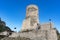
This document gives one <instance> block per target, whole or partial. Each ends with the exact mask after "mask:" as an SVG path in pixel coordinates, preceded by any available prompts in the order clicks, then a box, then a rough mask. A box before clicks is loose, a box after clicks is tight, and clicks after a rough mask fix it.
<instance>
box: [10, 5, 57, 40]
mask: <svg viewBox="0 0 60 40" xmlns="http://www.w3.org/2000/svg"><path fill="white" fill-rule="evenodd" d="M53 27H54V26H53V24H52V23H51V22H50V23H44V24H40V23H39V19H38V7H37V6H35V5H29V6H28V7H27V12H26V19H25V20H24V21H23V25H22V30H21V32H20V33H13V34H12V35H10V36H9V37H19V36H20V37H25V38H30V39H32V40H57V33H56V30H55V29H54V28H53Z"/></svg>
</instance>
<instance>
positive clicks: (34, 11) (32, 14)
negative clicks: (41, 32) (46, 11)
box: [22, 5, 39, 31]
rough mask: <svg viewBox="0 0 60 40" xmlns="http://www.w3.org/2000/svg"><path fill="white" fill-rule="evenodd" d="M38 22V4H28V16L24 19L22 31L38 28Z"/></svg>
mask: <svg viewBox="0 0 60 40" xmlns="http://www.w3.org/2000/svg"><path fill="white" fill-rule="evenodd" d="M38 23H39V18H38V7H37V6H36V5H29V6H27V8H26V18H25V20H24V21H23V25H22V31H23V30H32V29H36V27H37V24H38Z"/></svg>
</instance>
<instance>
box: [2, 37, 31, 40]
mask: <svg viewBox="0 0 60 40" xmlns="http://www.w3.org/2000/svg"><path fill="white" fill-rule="evenodd" d="M1 40H31V39H30V38H25V37H15V38H14V37H5V38H3V39H1Z"/></svg>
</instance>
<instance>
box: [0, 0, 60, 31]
mask: <svg viewBox="0 0 60 40" xmlns="http://www.w3.org/2000/svg"><path fill="white" fill-rule="evenodd" d="M30 4H35V5H37V6H38V8H39V19H40V23H45V22H49V19H51V20H52V22H53V23H54V27H56V28H57V29H58V30H59V31H60V0H0V17H1V18H2V20H3V21H5V22H6V25H7V26H9V27H10V28H11V29H12V30H14V27H16V28H17V29H16V30H14V31H19V30H20V29H21V27H22V22H23V20H24V19H25V16H26V7H27V6H28V5H30Z"/></svg>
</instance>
